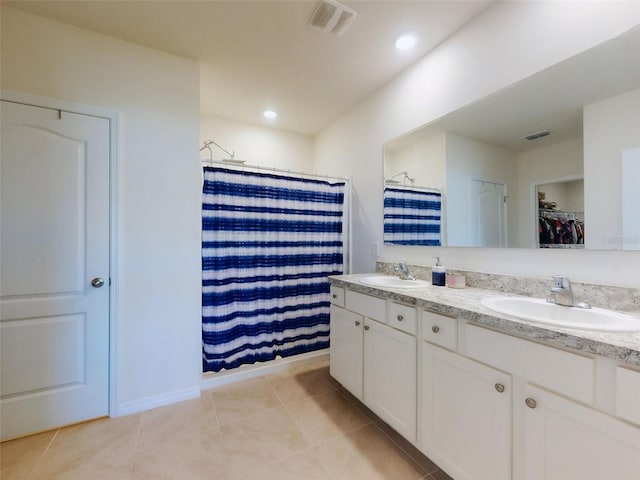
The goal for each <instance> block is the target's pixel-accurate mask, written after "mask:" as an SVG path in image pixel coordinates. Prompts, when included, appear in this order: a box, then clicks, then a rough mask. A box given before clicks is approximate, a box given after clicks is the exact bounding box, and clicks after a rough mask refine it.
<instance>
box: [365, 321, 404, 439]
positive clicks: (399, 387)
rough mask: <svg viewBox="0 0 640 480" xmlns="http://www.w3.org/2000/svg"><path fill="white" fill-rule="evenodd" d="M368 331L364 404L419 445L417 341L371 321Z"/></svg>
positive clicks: (366, 338) (366, 331) (366, 334)
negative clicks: (417, 426)
mask: <svg viewBox="0 0 640 480" xmlns="http://www.w3.org/2000/svg"><path fill="white" fill-rule="evenodd" d="M364 329H365V332H364V402H365V403H366V404H367V406H368V407H369V408H371V410H373V411H374V412H375V413H376V414H378V416H379V417H380V418H382V419H383V420H384V421H385V422H387V423H388V424H389V425H390V426H391V427H393V428H394V429H395V430H396V431H397V432H398V433H400V434H401V435H402V436H403V437H405V438H406V439H407V440H409V441H411V442H415V441H416V408H417V407H416V404H417V402H416V367H417V365H416V338H415V337H414V336H413V335H409V334H407V333H404V332H401V331H399V330H395V329H393V328H391V327H389V326H387V325H383V324H382V323H379V322H376V321H374V320H371V319H368V318H367V319H365V327H364Z"/></svg>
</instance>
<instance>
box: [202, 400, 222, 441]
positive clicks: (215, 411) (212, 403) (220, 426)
mask: <svg viewBox="0 0 640 480" xmlns="http://www.w3.org/2000/svg"><path fill="white" fill-rule="evenodd" d="M206 395H209V401H210V402H211V408H212V409H213V418H215V420H216V426H217V427H218V430H220V431H221V432H222V425H220V418H219V417H218V409H217V408H216V401H215V400H214V399H213V395H212V394H211V392H210V391H208V392H207V393H206Z"/></svg>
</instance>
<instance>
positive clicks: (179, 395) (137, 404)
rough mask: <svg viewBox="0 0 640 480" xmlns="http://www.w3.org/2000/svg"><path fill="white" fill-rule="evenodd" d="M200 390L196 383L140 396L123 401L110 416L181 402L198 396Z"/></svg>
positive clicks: (119, 415)
mask: <svg viewBox="0 0 640 480" xmlns="http://www.w3.org/2000/svg"><path fill="white" fill-rule="evenodd" d="M200 391H201V390H200V387H199V386H198V385H194V386H193V387H189V388H185V389H182V390H176V391H174V392H168V393H161V394H160V395H154V396H152V397H146V398H141V399H140V400H133V401H131V402H124V403H121V404H120V405H118V406H117V407H116V412H115V415H113V414H112V415H111V416H112V417H122V416H124V415H131V414H132V413H138V412H143V411H145V410H150V409H152V408H157V407H164V406H165V405H170V404H172V403H177V402H182V401H184V400H191V399H192V398H198V397H199V396H200Z"/></svg>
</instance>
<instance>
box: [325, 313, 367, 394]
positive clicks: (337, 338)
mask: <svg viewBox="0 0 640 480" xmlns="http://www.w3.org/2000/svg"><path fill="white" fill-rule="evenodd" d="M363 324H364V319H363V318H362V316H361V315H358V314H356V313H353V312H349V311H348V310H345V309H344V308H340V307H336V306H335V305H331V329H330V343H331V353H330V355H329V369H330V373H331V376H332V377H333V378H335V379H336V380H337V381H338V382H340V383H341V384H342V386H343V387H344V388H346V389H347V390H348V391H349V392H351V393H352V394H353V395H354V396H355V397H356V398H358V399H360V400H362V326H363Z"/></svg>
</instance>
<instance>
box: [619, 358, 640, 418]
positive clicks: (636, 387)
mask: <svg viewBox="0 0 640 480" xmlns="http://www.w3.org/2000/svg"><path fill="white" fill-rule="evenodd" d="M639 399H640V371H638V370H631V369H630V368H624V367H618V368H616V415H618V416H619V417H621V418H624V419H625V420H629V421H630V422H633V423H637V424H639V425H640V400H639Z"/></svg>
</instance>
